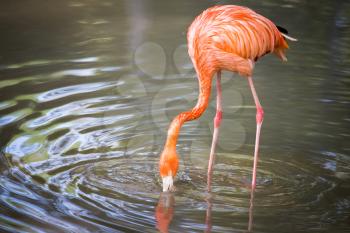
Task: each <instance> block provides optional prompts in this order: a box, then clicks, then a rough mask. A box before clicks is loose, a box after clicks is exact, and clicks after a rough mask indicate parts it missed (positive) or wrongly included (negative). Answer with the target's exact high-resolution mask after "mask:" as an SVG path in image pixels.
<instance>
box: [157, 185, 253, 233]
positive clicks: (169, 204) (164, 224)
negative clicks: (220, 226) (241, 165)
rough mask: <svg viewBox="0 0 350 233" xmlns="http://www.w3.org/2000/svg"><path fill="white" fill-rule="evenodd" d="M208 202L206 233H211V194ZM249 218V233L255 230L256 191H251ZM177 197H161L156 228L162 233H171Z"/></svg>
mask: <svg viewBox="0 0 350 233" xmlns="http://www.w3.org/2000/svg"><path fill="white" fill-rule="evenodd" d="M205 201H206V202H207V210H206V214H205V231H204V232H205V233H210V232H211V230H212V208H213V197H212V195H211V193H209V194H208V197H207V198H206V199H205ZM249 203H250V205H249V218H248V232H252V230H253V213H254V190H253V189H251V192H250V201H249ZM174 207H175V197H174V193H172V192H163V193H161V194H160V196H159V201H158V204H157V206H156V208H155V218H156V224H157V225H156V227H157V229H158V230H159V231H160V232H161V233H168V232H169V225H170V223H171V221H172V219H173V216H174Z"/></svg>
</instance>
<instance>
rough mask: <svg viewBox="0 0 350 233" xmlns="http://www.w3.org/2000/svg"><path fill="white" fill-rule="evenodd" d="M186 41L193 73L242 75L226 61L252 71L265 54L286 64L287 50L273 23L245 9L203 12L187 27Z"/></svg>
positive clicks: (220, 7) (214, 8) (232, 7)
mask: <svg viewBox="0 0 350 233" xmlns="http://www.w3.org/2000/svg"><path fill="white" fill-rule="evenodd" d="M187 39H188V52H189V55H190V57H191V59H192V62H193V64H194V66H195V68H196V69H197V68H198V66H204V65H206V66H208V65H209V66H210V65H211V66H212V70H215V69H216V70H217V69H222V68H223V69H225V68H226V69H229V70H231V71H236V72H239V73H240V74H245V71H241V70H240V67H239V66H237V65H236V66H232V65H230V64H228V63H229V62H230V61H229V60H235V59H236V61H235V62H236V63H239V62H246V63H244V65H245V66H250V68H249V69H252V68H253V62H254V61H256V60H257V59H258V58H260V57H262V56H263V55H265V54H267V53H271V52H274V53H276V55H278V56H279V57H280V58H281V59H283V60H286V58H285V55H284V50H285V49H287V48H288V44H287V42H286V41H285V38H284V37H283V35H282V33H281V32H280V31H279V30H278V28H277V27H276V25H275V24H274V23H273V22H271V21H270V20H269V19H267V18H265V17H264V16H262V15H259V14H258V13H256V12H255V11H253V10H251V9H249V8H246V7H242V6H235V5H225V6H214V7H211V8H209V9H207V10H205V11H204V12H203V13H202V14H200V15H199V16H197V17H196V19H195V20H194V21H193V23H192V24H191V26H190V27H189V30H188V34H187ZM220 60H221V61H220ZM242 64H243V63H242ZM249 64H250V65H249ZM220 66H221V67H220ZM242 66H243V65H242ZM247 69H248V68H247ZM246 75H248V73H247V74H246Z"/></svg>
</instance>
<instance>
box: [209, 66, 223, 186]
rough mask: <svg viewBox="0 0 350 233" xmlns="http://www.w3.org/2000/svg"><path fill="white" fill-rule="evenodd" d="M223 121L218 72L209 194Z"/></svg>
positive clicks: (219, 74) (210, 158) (219, 72)
mask: <svg viewBox="0 0 350 233" xmlns="http://www.w3.org/2000/svg"><path fill="white" fill-rule="evenodd" d="M221 119H222V90H221V71H218V73H217V78H216V114H215V118H214V133H213V139H212V143H211V149H210V156H209V163H208V179H207V185H208V192H210V191H211V177H212V174H213V165H214V160H215V148H216V144H217V141H218V137H219V127H220V124H221Z"/></svg>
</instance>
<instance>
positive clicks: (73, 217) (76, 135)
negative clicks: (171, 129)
mask: <svg viewBox="0 0 350 233" xmlns="http://www.w3.org/2000/svg"><path fill="white" fill-rule="evenodd" d="M232 3H233V2H232V1H215V3H214V2H212V1H201V2H199V1H185V0H181V1H150V0H146V1H141V0H139V1H136V0H134V1H112V0H102V1H100V0H99V1H97V0H88V1H81V0H62V1H48V2H45V1H40V2H38V1H2V2H1V3H0V8H1V9H2V11H1V13H0V21H1V22H2V23H1V26H0V32H1V37H0V51H1V54H0V132H1V138H0V147H1V151H0V161H1V162H0V209H1V211H0V229H1V230H0V231H1V232H21V233H22V232H156V231H161V232H166V231H170V232H203V231H205V232H247V231H252V232H349V231H350V224H349V223H350V143H349V140H350V132H349V130H350V91H349V87H350V79H349V76H350V68H349V67H350V60H349V59H350V30H349V28H350V27H349V26H350V3H349V2H348V1H321V2H320V1H318V2H316V1H312V2H311V1H299V0H285V1H273V0H269V1H235V2H234V4H240V5H245V6H248V7H250V8H252V9H254V10H256V11H258V12H259V13H261V14H263V15H265V16H266V17H268V18H270V19H271V20H273V21H274V22H275V23H276V24H278V25H281V26H283V27H285V28H287V29H288V30H289V34H290V35H291V36H293V37H296V38H298V40H299V41H298V42H292V43H290V49H289V50H288V53H287V57H288V62H287V63H283V62H281V61H279V60H278V59H277V58H276V57H274V56H266V57H264V58H263V59H262V60H260V61H259V62H258V63H257V64H256V67H255V71H254V80H255V86H256V89H257V92H258V94H259V97H260V99H261V102H262V105H263V106H264V110H265V119H264V124H263V127H262V135H261V149H260V160H259V164H258V177H257V189H256V192H255V193H254V195H251V193H250V187H249V184H250V180H251V169H252V158H253V150H254V140H255V108H254V102H253V99H252V96H251V93H250V90H249V86H248V84H247V81H246V80H245V79H243V78H241V77H239V76H238V75H234V74H230V73H228V72H224V74H223V83H224V84H223V93H224V94H223V95H224V100H223V101H224V103H223V105H224V117H223V123H222V126H221V129H220V136H219V143H218V148H217V156H216V164H215V166H214V174H213V177H212V191H211V192H210V193H208V192H207V191H206V179H207V177H206V167H207V161H208V157H209V151H210V144H211V136H212V129H213V126H212V119H213V117H214V114H215V88H214V89H213V93H212V98H211V103H210V106H209V108H208V110H207V111H206V112H205V114H204V115H203V116H202V117H201V118H200V119H199V120H198V121H195V122H189V123H187V124H186V125H185V126H184V127H183V129H182V131H181V136H180V139H179V143H178V148H177V150H178V153H179V154H180V155H181V164H180V171H179V175H178V177H177V178H176V183H175V185H176V187H177V191H176V192H175V193H173V194H167V193H164V194H161V183H160V180H159V177H158V159H159V154H160V152H161V150H162V146H163V144H164V141H165V136H166V130H167V127H168V125H169V122H170V121H171V119H172V118H173V117H174V116H175V115H176V114H178V113H179V112H181V111H184V110H187V109H189V108H191V107H192V106H194V105H195V103H196V98H197V91H198V87H197V80H196V77H195V73H194V71H193V67H192V64H191V62H190V60H189V58H188V55H187V51H186V30H187V27H188V26H189V24H190V23H191V22H192V20H193V19H194V17H195V16H196V15H198V14H199V13H200V12H201V11H203V10H204V9H206V8H208V7H210V6H212V5H214V4H232Z"/></svg>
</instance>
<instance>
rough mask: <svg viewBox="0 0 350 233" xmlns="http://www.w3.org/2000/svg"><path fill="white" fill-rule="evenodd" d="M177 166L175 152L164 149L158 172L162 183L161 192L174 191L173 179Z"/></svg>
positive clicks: (177, 161)
mask: <svg viewBox="0 0 350 233" xmlns="http://www.w3.org/2000/svg"><path fill="white" fill-rule="evenodd" d="M178 166H179V160H178V156H177V154H176V150H175V149H174V150H168V149H164V151H163V153H162V155H161V156H160V161H159V172H160V176H161V177H162V182H163V192H168V191H170V192H173V191H175V186H174V177H175V176H176V173H177V169H178Z"/></svg>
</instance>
